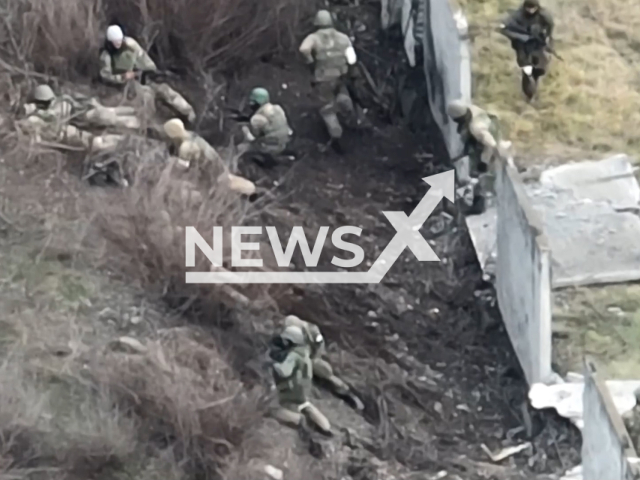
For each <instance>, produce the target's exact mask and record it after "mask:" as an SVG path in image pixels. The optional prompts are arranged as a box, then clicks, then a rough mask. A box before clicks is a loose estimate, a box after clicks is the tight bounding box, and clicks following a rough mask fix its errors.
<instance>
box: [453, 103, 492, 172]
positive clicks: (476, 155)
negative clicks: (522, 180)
mask: <svg viewBox="0 0 640 480" xmlns="http://www.w3.org/2000/svg"><path fill="white" fill-rule="evenodd" d="M470 108H471V120H470V121H468V122H464V123H461V124H460V125H459V126H458V133H459V134H460V137H461V140H462V142H463V144H464V148H465V153H466V154H467V155H469V157H471V160H472V165H473V166H476V167H477V166H479V165H480V163H481V156H482V152H483V150H485V149H487V148H496V147H497V145H498V142H499V141H500V128H499V123H498V119H497V117H496V116H495V115H491V114H490V113H487V112H486V111H485V110H483V109H481V108H479V107H476V106H475V105H472V106H471V107H470Z"/></svg>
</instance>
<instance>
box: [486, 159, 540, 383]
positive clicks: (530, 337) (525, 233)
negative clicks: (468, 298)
mask: <svg viewBox="0 0 640 480" xmlns="http://www.w3.org/2000/svg"><path fill="white" fill-rule="evenodd" d="M496 198H497V202H496V203H497V208H498V220H497V256H498V258H497V263H496V291H497V296H498V304H499V307H500V313H501V314H502V319H503V321H504V323H505V326H506V329H507V332H508V334H509V337H510V339H511V343H512V344H513V348H514V350H515V352H516V354H517V356H518V359H519V360H520V365H521V366H522V369H523V370H524V373H525V376H526V378H527V381H528V382H529V385H532V384H533V383H536V382H542V383H545V382H547V381H548V380H549V379H550V378H551V376H552V370H551V267H550V257H551V252H550V249H549V245H548V241H547V239H546V237H545V235H544V233H543V227H542V225H543V224H542V219H541V218H540V217H539V215H538V214H537V212H536V211H534V210H533V207H532V205H531V203H530V201H529V198H528V197H527V194H526V192H525V190H524V186H523V184H522V180H521V178H520V175H519V174H518V172H517V171H516V170H515V169H514V168H513V167H510V166H508V165H505V166H504V167H503V168H502V169H501V170H500V171H499V172H498V173H497V179H496Z"/></svg>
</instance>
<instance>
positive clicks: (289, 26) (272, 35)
mask: <svg viewBox="0 0 640 480" xmlns="http://www.w3.org/2000/svg"><path fill="white" fill-rule="evenodd" d="M311 8H313V6H312V5H310V4H305V3H300V2H297V1H295V0H214V1H207V0H179V1H175V0H160V1H149V0H136V1H127V0H94V1H83V0H62V1H56V0H33V1H23V0H1V1H0V13H2V18H3V21H2V22H0V48H1V49H2V53H3V63H4V62H7V61H9V63H11V64H12V65H13V66H15V67H18V68H19V69H21V70H22V72H23V73H24V72H26V71H31V70H33V69H35V70H36V71H38V72H40V73H45V74H48V75H57V76H61V77H70V78H73V79H77V78H86V77H95V76H96V74H97V72H98V70H97V68H98V65H97V61H98V50H99V48H100V47H101V46H102V43H103V41H104V31H105V29H106V26H107V25H108V23H109V22H112V21H116V22H118V23H120V24H121V25H122V26H123V28H124V30H125V32H126V33H127V34H129V35H132V36H134V37H135V38H137V39H138V40H139V41H140V42H141V44H142V45H143V46H144V47H146V48H147V49H150V50H151V52H152V56H154V57H155V59H156V60H157V61H159V63H160V64H161V65H173V66H180V67H183V68H184V67H187V68H191V69H192V71H197V72H199V71H201V70H203V69H207V70H211V69H214V70H221V69H229V68H238V67H243V66H246V65H247V64H250V63H251V62H254V61H257V60H258V59H259V58H260V57H261V56H263V55H265V54H269V53H273V52H275V51H278V50H281V49H288V48H290V47H291V46H292V45H293V42H294V40H295V32H296V31H297V27H298V25H299V24H300V22H301V21H302V20H304V19H307V18H308V17H309V15H310V14H311V11H310V9H311Z"/></svg>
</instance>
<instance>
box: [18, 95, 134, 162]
mask: <svg viewBox="0 0 640 480" xmlns="http://www.w3.org/2000/svg"><path fill="white" fill-rule="evenodd" d="M24 111H25V119H24V121H23V122H21V125H23V126H24V127H25V128H27V130H29V132H30V133H33V134H35V137H36V140H38V141H43V140H44V141H48V142H56V143H58V142H59V143H64V144H68V145H72V146H77V147H82V148H86V149H93V150H105V149H108V148H112V147H114V146H115V145H116V144H117V143H118V142H119V141H120V140H121V139H122V138H123V137H122V135H111V134H106V135H100V136H96V135H93V134H92V133H90V132H88V131H86V130H85V129H84V127H87V126H95V127H107V126H114V127H124V128H131V129H136V128H139V127H140V122H139V120H138V119H137V118H136V117H135V116H134V115H133V113H134V112H133V111H132V109H130V108H127V107H124V108H109V107H105V106H103V105H100V104H99V103H98V102H97V101H96V100H94V99H87V98H83V99H81V100H77V99H75V98H73V97H71V96H69V95H61V96H56V94H55V93H54V92H53V90H52V89H51V87H49V85H38V86H37V87H36V89H35V90H34V92H33V101H32V102H31V103H27V104H25V106H24Z"/></svg>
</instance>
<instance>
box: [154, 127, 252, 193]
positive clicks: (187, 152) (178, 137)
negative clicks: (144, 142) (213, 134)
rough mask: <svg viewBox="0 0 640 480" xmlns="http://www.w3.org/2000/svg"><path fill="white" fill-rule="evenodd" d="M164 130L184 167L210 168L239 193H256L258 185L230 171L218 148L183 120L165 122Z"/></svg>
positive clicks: (174, 152)
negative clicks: (186, 126) (185, 124)
mask: <svg viewBox="0 0 640 480" xmlns="http://www.w3.org/2000/svg"><path fill="white" fill-rule="evenodd" d="M164 131H165V133H166V135H167V137H168V138H169V141H170V142H171V148H170V150H171V153H172V154H173V155H175V156H176V157H178V159H179V160H180V162H181V164H182V165H183V166H184V167H186V168H189V167H191V166H192V165H195V166H196V168H202V169H205V170H208V171H209V172H211V173H212V174H213V175H215V176H216V177H217V178H219V179H220V180H221V181H223V182H227V184H228V185H229V188H230V189H231V190H233V191H236V192H238V193H242V194H244V195H253V194H254V193H255V191H256V186H255V185H254V184H253V182H251V181H249V180H247V179H246V178H243V177H239V176H237V175H233V174H232V173H230V172H229V171H228V168H227V167H226V165H225V163H224V161H223V160H222V158H221V157H220V155H219V154H218V152H217V151H216V149H215V148H213V147H212V146H211V145H210V144H209V142H207V141H206V140H205V139H204V138H202V137H201V136H200V135H198V134H197V133H195V132H190V131H188V130H187V129H186V128H185V126H184V123H182V120H180V119H179V118H173V119H171V120H169V121H168V122H166V123H165V124H164Z"/></svg>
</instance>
